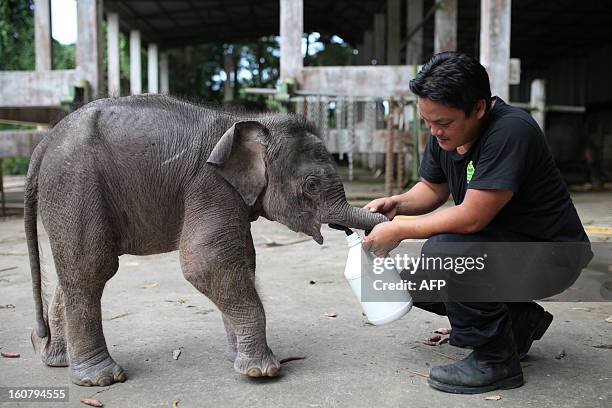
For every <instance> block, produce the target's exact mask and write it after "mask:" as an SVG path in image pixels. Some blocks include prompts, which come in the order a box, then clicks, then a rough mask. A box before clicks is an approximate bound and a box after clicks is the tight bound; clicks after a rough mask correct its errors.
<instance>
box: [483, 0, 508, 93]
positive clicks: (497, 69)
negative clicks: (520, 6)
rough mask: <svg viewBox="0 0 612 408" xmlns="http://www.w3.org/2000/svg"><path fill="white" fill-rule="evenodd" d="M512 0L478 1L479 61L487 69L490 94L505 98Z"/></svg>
mask: <svg viewBox="0 0 612 408" xmlns="http://www.w3.org/2000/svg"><path fill="white" fill-rule="evenodd" d="M511 5H512V2H511V0H481V2H480V63H481V64H482V65H483V66H484V67H485V68H486V69H487V72H488V73H489V80H490V82H491V92H492V94H493V95H497V96H499V97H501V98H502V99H503V100H505V101H507V100H508V97H509V93H510V89H509V82H510V10H511Z"/></svg>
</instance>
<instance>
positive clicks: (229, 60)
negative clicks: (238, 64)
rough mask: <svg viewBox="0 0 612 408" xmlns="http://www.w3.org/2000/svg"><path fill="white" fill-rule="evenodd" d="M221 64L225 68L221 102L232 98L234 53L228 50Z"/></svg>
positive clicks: (229, 100)
mask: <svg viewBox="0 0 612 408" xmlns="http://www.w3.org/2000/svg"><path fill="white" fill-rule="evenodd" d="M223 66H224V69H225V76H226V78H225V82H224V83H223V102H231V101H233V100H234V81H235V78H234V75H235V69H234V55H233V52H232V51H228V52H227V53H226V54H225V55H224V56H223Z"/></svg>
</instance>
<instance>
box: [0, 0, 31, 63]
mask: <svg viewBox="0 0 612 408" xmlns="http://www.w3.org/2000/svg"><path fill="white" fill-rule="evenodd" d="M34 56H35V48H34V1H33V0H0V70H33V69H34V68H35V57H34Z"/></svg>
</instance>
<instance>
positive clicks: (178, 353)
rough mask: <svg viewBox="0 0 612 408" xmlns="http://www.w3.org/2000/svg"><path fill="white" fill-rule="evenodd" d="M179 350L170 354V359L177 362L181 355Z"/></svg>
mask: <svg viewBox="0 0 612 408" xmlns="http://www.w3.org/2000/svg"><path fill="white" fill-rule="evenodd" d="M181 348H182V347H181ZM181 348H178V349H176V350H174V351H173V352H172V358H173V359H175V360H178V359H179V357H180V355H181Z"/></svg>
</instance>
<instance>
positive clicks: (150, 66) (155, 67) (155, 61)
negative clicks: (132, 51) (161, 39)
mask: <svg viewBox="0 0 612 408" xmlns="http://www.w3.org/2000/svg"><path fill="white" fill-rule="evenodd" d="M147 89H148V92H149V93H152V94H155V93H159V57H158V55H157V44H155V43H149V49H148V51H147Z"/></svg>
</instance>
